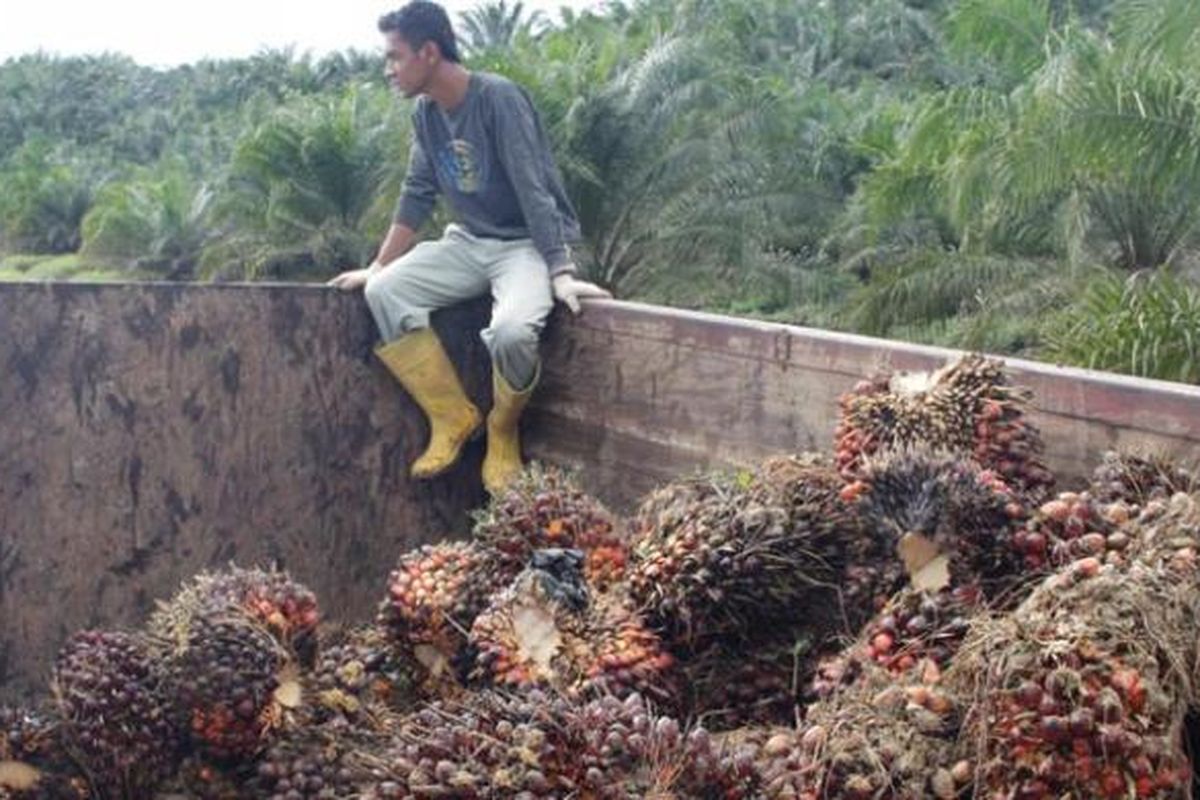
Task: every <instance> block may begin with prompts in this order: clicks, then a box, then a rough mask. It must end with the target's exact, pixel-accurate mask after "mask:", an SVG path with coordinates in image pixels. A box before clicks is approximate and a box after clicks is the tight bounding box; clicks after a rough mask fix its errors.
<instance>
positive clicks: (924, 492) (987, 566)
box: [852, 446, 1029, 598]
mask: <svg viewBox="0 0 1200 800" xmlns="http://www.w3.org/2000/svg"><path fill="white" fill-rule="evenodd" d="M858 485H859V486H860V490H859V491H858V492H857V493H856V497H857V500H856V503H857V510H858V511H859V513H861V514H862V515H863V517H864V519H865V524H867V525H868V526H869V527H871V528H873V529H875V530H877V531H880V532H882V533H884V534H886V536H887V537H888V538H889V539H890V540H891V541H892V542H893V547H894V548H895V549H896V550H897V552H898V553H899V554H900V556H901V557H902V558H903V559H904V561H905V565H906V567H907V569H908V572H909V577H910V578H911V579H912V580H913V583H914V585H916V587H917V588H919V589H924V590H930V591H936V590H938V589H941V588H944V587H950V588H961V587H971V586H978V587H979V588H981V589H982V590H983V592H984V594H985V595H986V596H987V597H989V598H992V597H997V596H1000V595H1003V594H1005V593H1009V592H1011V591H1012V589H1013V588H1014V586H1015V585H1017V584H1020V583H1022V582H1023V581H1024V579H1025V577H1026V575H1027V573H1028V572H1029V568H1028V565H1027V562H1025V561H1023V559H1022V555H1021V552H1020V550H1019V548H1018V546H1017V544H1016V543H1015V541H1014V536H1015V534H1016V531H1017V529H1018V527H1019V526H1020V525H1021V523H1022V522H1023V521H1024V516H1025V513H1026V512H1025V507H1024V506H1023V505H1022V504H1021V503H1018V502H1016V501H1015V499H1014V496H1013V494H1012V493H1011V491H1009V490H1008V488H1007V486H1006V484H1004V482H1003V481H1001V480H999V479H998V478H997V476H996V475H995V474H994V473H993V472H992V471H990V470H981V469H980V468H979V467H978V465H977V464H975V463H974V462H972V461H971V460H969V459H966V458H964V457H963V456H961V455H959V454H954V453H949V452H946V451H941V450H932V449H929V448H928V447H923V446H919V447H906V448H900V449H895V450H889V451H885V452H883V453H881V454H880V455H879V456H876V457H872V458H870V459H867V460H866V461H865V462H864V464H863V467H862V478H861V479H860V481H859V484H858ZM852 486H854V485H853V484H852Z"/></svg>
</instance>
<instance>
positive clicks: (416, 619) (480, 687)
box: [0, 356, 1200, 800]
mask: <svg viewBox="0 0 1200 800" xmlns="http://www.w3.org/2000/svg"><path fill="white" fill-rule="evenodd" d="M1029 401H1030V398H1029V395H1028V393H1027V392H1025V391H1024V390H1022V389H1021V388H1020V387H1015V386H1012V385H1011V384H1010V383H1009V379H1008V377H1007V375H1006V374H1005V372H1004V370H1003V369H1002V366H1001V365H1000V364H999V363H998V362H995V361H991V360H987V359H984V358H981V357H974V356H972V357H967V358H964V359H962V360H961V361H959V362H956V363H953V364H950V365H947V367H946V368H944V369H942V370H940V371H938V372H936V373H933V374H932V375H924V376H911V375H887V376H881V377H878V378H875V379H872V380H870V381H865V382H863V383H861V384H859V385H858V386H856V387H855V388H854V389H853V390H852V391H851V392H849V393H848V394H847V395H845V397H844V398H843V400H842V406H841V418H840V420H839V423H838V427H837V431H836V434H835V442H834V452H833V454H832V455H831V456H826V455H823V454H817V453H801V454H794V455H787V456H780V457H775V458H772V459H769V460H767V461H765V462H763V463H762V464H760V465H757V466H754V467H750V468H745V469H739V470H729V471H725V472H720V473H715V474H710V475H703V476H695V477H690V478H686V479H683V480H680V481H678V482H676V483H673V484H671V485H669V486H665V487H662V488H660V489H658V490H657V491H655V492H653V493H651V494H650V495H648V496H647V497H646V498H644V500H643V501H642V502H641V503H640V504H639V505H638V507H637V508H636V510H635V511H634V513H633V514H632V515H630V516H629V518H627V519H626V518H622V517H619V516H618V515H615V514H613V513H611V512H610V511H609V510H608V509H606V508H605V507H604V506H603V505H602V504H601V503H599V502H598V501H597V500H595V499H594V498H592V497H590V496H589V495H587V494H586V493H585V492H584V491H583V490H582V489H581V488H580V486H579V484H578V482H577V481H576V479H575V478H574V477H573V476H571V475H570V474H568V473H564V472H562V471H560V470H557V469H553V468H543V467H538V466H534V467H532V468H530V469H529V470H528V471H527V472H526V473H525V474H524V475H523V476H522V477H521V478H520V479H519V480H518V481H517V482H516V483H515V484H514V485H513V486H512V487H511V488H510V489H508V490H506V491H505V492H503V493H501V494H499V495H498V496H496V497H494V498H493V500H492V501H491V503H490V504H489V505H488V506H487V507H486V508H485V509H483V510H482V511H480V512H479V513H478V515H477V517H476V518H475V521H474V529H473V533H472V536H471V538H470V539H469V540H467V541H447V542H443V543H440V544H432V545H425V546H422V547H420V548H418V549H416V550H413V551H410V552H407V553H404V554H401V555H400V556H399V558H398V561H397V564H396V567H395V569H394V570H393V571H392V572H391V574H390V575H389V577H388V580H387V582H386V586H382V587H381V589H380V594H381V596H382V598H383V599H382V602H381V603H380V605H379V611H378V614H377V615H376V617H375V619H373V620H370V621H367V622H362V623H359V624H356V625H353V626H335V625H329V624H327V623H320V615H319V611H318V608H317V602H316V598H315V597H314V596H313V594H312V593H311V592H310V591H308V590H307V589H305V588H304V587H303V586H302V585H300V584H299V583H297V582H296V581H294V580H293V579H292V578H291V577H289V576H288V575H287V574H285V573H282V572H276V571H264V570H259V569H239V568H237V567H231V568H229V569H227V570H224V571H221V572H217V573H213V574H205V575H201V576H199V577H197V578H195V579H193V580H192V581H190V582H188V583H187V584H186V585H185V586H183V587H182V588H181V589H180V590H179V592H178V593H177V594H176V595H175V596H174V597H173V598H171V599H169V600H168V601H166V602H163V603H161V604H160V607H159V608H158V610H157V611H156V612H155V613H154V614H153V615H152V616H151V618H150V619H149V620H148V621H147V624H146V625H145V626H144V628H143V629H141V630H138V631H125V632H119V631H85V632H81V633H79V634H77V635H75V636H73V637H72V638H70V639H69V640H68V641H67V643H66V645H65V646H64V647H63V650H62V652H61V654H60V656H59V659H58V662H57V663H56V665H55V669H54V673H53V677H52V682H51V683H52V691H51V692H50V697H49V698H48V700H47V701H46V703H45V704H43V705H42V706H39V707H36V708H27V709H18V708H0V800H10V799H11V800H17V799H18V798H20V800H80V799H81V798H87V797H97V798H110V799H112V800H126V799H127V798H139V800H141V799H144V798H154V799H155V800H178V799H180V798H198V799H201V800H244V799H246V798H268V799H269V800H305V799H306V798H312V799H313V800H320V799H322V798H361V799H362V800H392V799H394V800H399V799H400V798H462V799H463V800H473V799H479V800H485V799H491V798H495V799H497V800H498V799H499V798H521V799H522V800H527V799H530V798H588V799H593V800H607V799H608V798H612V799H613V800H618V799H620V800H625V799H628V800H633V799H634V798H650V797H653V798H697V799H698V800H733V799H736V798H747V799H750V798H754V799H756V800H757V799H759V798H762V799H763V800H766V799H768V798H779V799H780V800H784V799H791V800H819V799H824V798H847V799H849V800H867V799H868V798H881V799H883V798H887V799H893V800H895V799H899V798H906V799H907V798H911V799H912V800H917V799H918V798H936V799H937V800H960V799H963V798H980V799H981V800H1035V799H1036V798H1046V799H1047V800H1051V798H1054V799H1055V800H1057V798H1080V799H1081V800H1082V798H1183V797H1190V796H1191V782H1192V780H1193V778H1192V775H1193V768H1192V764H1191V759H1190V757H1189V751H1188V748H1187V739H1188V736H1189V735H1193V736H1194V735H1195V734H1196V731H1194V730H1193V731H1189V725H1190V719H1191V717H1190V716H1189V715H1191V714H1193V713H1200V688H1198V687H1200V668H1198V667H1197V664H1200V636H1197V635H1196V625H1197V623H1196V620H1197V619H1198V618H1200V563H1198V558H1197V553H1198V551H1200V483H1198V482H1197V480H1196V478H1195V475H1194V473H1193V472H1191V471H1189V470H1188V469H1186V468H1185V467H1183V466H1182V465H1179V464H1176V463H1173V462H1172V461H1170V460H1169V459H1166V458H1163V457H1159V456H1146V455H1133V454H1128V453H1123V454H1119V453H1113V454H1110V455H1108V456H1106V457H1105V460H1104V462H1103V463H1102V464H1101V465H1100V466H1099V467H1098V469H1097V470H1096V472H1095V476H1094V479H1093V480H1092V481H1091V483H1090V484H1089V485H1088V486H1081V487H1074V490H1073V491H1064V492H1059V493H1057V494H1056V493H1055V492H1054V477H1053V475H1052V474H1051V473H1050V471H1049V470H1048V469H1047V467H1046V466H1045V464H1044V463H1043V462H1042V461H1041V442H1040V438H1039V435H1038V432H1037V430H1036V428H1035V427H1034V426H1033V425H1032V424H1031V422H1030V420H1029V418H1028V403H1029Z"/></svg>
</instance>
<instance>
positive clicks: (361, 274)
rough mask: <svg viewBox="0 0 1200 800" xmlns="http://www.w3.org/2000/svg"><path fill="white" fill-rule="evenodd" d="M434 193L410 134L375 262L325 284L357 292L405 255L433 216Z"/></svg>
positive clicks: (425, 160)
mask: <svg viewBox="0 0 1200 800" xmlns="http://www.w3.org/2000/svg"><path fill="white" fill-rule="evenodd" d="M437 191H438V187H437V179H436V176H435V175H434V172H433V168H432V167H431V166H430V164H429V159H428V158H426V157H425V151H424V149H423V148H422V147H421V143H420V142H419V141H418V140H417V136H416V133H415V131H414V133H413V139H412V146H411V148H410V149H409V152H408V172H407V173H405V176H404V186H403V188H402V189H401V191H400V200H399V202H397V203H396V212H395V214H394V215H393V217H392V226H391V227H390V228H388V232H387V236H385V237H384V239H383V244H381V245H380V246H379V251H378V252H377V253H376V254H375V259H374V260H373V261H372V262H371V265H370V266H369V267H366V268H365V269H351V270H346V271H345V272H342V273H341V274H340V275H337V276H336V277H334V278H333V279H331V280H330V281H329V283H328V285H329V286H334V287H336V288H338V289H347V290H349V289H358V288H360V287H362V286H365V285H366V283H367V280H368V279H369V278H370V277H371V276H372V275H373V274H375V273H376V272H378V271H379V270H381V269H383V268H384V267H386V266H387V265H388V264H391V263H392V262H393V261H395V260H396V259H398V258H400V256H402V255H404V254H405V253H407V252H408V251H409V250H410V249H411V248H412V246H413V244H415V243H416V238H417V230H418V229H419V228H420V227H421V224H422V223H424V222H425V220H427V219H428V218H429V215H430V214H432V213H433V206H434V204H435V203H436V202H437Z"/></svg>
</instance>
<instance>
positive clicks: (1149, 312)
mask: <svg viewBox="0 0 1200 800" xmlns="http://www.w3.org/2000/svg"><path fill="white" fill-rule="evenodd" d="M1046 355H1047V356H1049V357H1050V358H1053V359H1055V360H1058V361H1062V362H1065V363H1068V364H1078V365H1081V366H1086V367H1092V368H1095V369H1105V370H1115V371H1118V372H1127V373H1129V374H1131V375H1140V376H1143V377H1150V378H1162V379H1165V380H1173V381H1185V382H1188V383H1200V287H1197V286H1196V285H1195V284H1194V283H1191V282H1190V281H1186V280H1183V279H1181V278H1178V277H1176V276H1173V275H1171V274H1169V273H1157V274H1155V273H1145V272H1140V273H1135V274H1133V275H1130V276H1128V277H1122V276H1120V275H1112V274H1107V275H1100V276H1097V277H1096V279H1095V280H1094V281H1093V282H1092V283H1091V285H1090V286H1089V287H1088V289H1087V290H1086V291H1085V292H1084V293H1083V295H1082V296H1081V297H1080V298H1079V300H1078V302H1077V303H1075V304H1073V305H1072V306H1071V307H1070V308H1068V309H1067V310H1066V311H1065V312H1064V313H1063V314H1062V315H1061V318H1060V319H1058V320H1056V321H1055V323H1054V324H1053V326H1052V328H1051V330H1050V331H1049V333H1048V335H1047V347H1046Z"/></svg>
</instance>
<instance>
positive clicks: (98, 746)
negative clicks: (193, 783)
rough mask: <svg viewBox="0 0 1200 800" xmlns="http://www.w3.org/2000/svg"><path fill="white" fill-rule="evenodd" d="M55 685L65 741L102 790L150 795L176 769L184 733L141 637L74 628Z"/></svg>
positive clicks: (112, 794)
mask: <svg viewBox="0 0 1200 800" xmlns="http://www.w3.org/2000/svg"><path fill="white" fill-rule="evenodd" d="M52 687H53V692H54V698H55V703H56V705H57V707H58V713H59V717H60V719H61V721H62V736H63V741H64V742H65V743H66V745H67V748H68V749H69V751H70V752H71V753H72V755H73V756H74V757H75V759H76V760H77V761H78V762H79V763H80V765H81V766H82V767H83V768H84V770H85V771H86V773H87V775H88V778H89V780H90V781H91V783H92V787H93V790H94V792H95V793H96V794H97V795H99V796H101V797H106V798H136V797H145V796H147V795H148V794H149V793H150V792H151V791H152V790H153V789H154V787H156V786H157V785H158V784H159V783H161V782H162V781H163V780H164V779H165V778H166V777H167V776H168V775H169V774H170V773H171V771H172V768H173V766H174V763H175V760H176V757H177V755H178V751H179V735H178V731H177V729H176V727H175V726H174V725H173V724H172V722H173V718H172V715H171V713H170V705H169V702H168V698H167V695H166V693H165V690H164V686H163V685H162V679H161V676H160V674H159V671H158V670H157V669H156V667H155V664H154V662H153V661H152V659H151V657H150V654H149V651H148V649H147V648H146V646H145V644H144V643H143V642H142V640H141V639H139V638H138V637H136V636H134V635H131V634H127V633H121V632H110V631H82V632H79V633H77V634H75V635H74V636H72V637H71V638H70V639H68V640H67V643H66V644H65V645H64V646H63V648H62V650H61V651H60V652H59V654H58V658H57V659H56V661H55V665H54V679H53V684H52Z"/></svg>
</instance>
